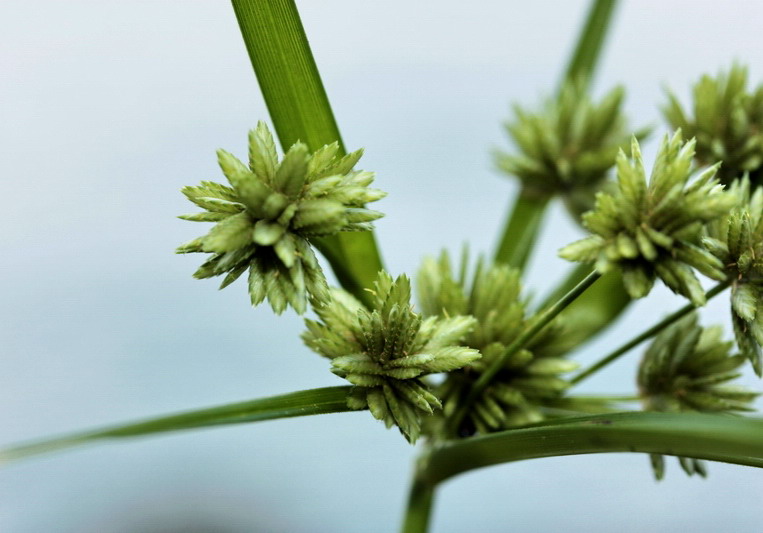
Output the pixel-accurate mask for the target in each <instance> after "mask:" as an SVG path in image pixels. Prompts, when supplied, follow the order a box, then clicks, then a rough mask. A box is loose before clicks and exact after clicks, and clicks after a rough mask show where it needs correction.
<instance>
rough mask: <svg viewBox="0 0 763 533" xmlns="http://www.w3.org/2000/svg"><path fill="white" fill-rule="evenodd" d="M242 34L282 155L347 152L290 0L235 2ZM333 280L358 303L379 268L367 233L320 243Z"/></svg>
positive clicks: (323, 240) (372, 240) (379, 257)
mask: <svg viewBox="0 0 763 533" xmlns="http://www.w3.org/2000/svg"><path fill="white" fill-rule="evenodd" d="M233 9H234V11H235V13H236V18H237V19H238V23H239V26H240V28H241V34H242V36H243V38H244V43H245V44H246V49H247V51H248V52H249V58H250V59H251V61H252V66H253V67H254V72H255V74H256V76H257V81H258V82H259V85H260V89H261V90H262V95H263V97H264V99H265V103H266V104H267V106H268V111H269V113H270V117H271V119H272V120H273V126H274V127H275V130H276V133H277V134H278V138H279V140H280V142H281V146H282V148H283V149H284V150H286V149H288V148H289V147H290V146H291V145H292V144H294V143H295V142H297V141H298V140H301V141H302V142H303V143H305V144H307V146H308V148H310V150H312V151H314V150H317V149H318V148H320V147H322V146H324V145H326V144H330V143H332V142H334V141H337V142H338V143H339V147H340V149H339V155H344V153H345V149H344V144H343V143H342V138H341V136H340V134H339V128H338V127H337V124H336V120H335V119H334V113H333V112H332V110H331V105H330V104H329V100H328V97H327V96H326V91H325V89H324V88H323V82H322V81H321V77H320V74H319V73H318V68H317V66H316V64H315V60H314V59H313V54H312V51H311V50H310V45H309V44H308V42H307V37H306V35H305V30H304V28H303V27H302V22H301V20H300V18H299V13H298V12H297V7H296V6H295V4H294V1H293V0H233ZM320 248H321V249H322V250H327V251H330V253H328V254H326V255H327V257H326V258H327V259H328V261H329V264H331V267H332V268H333V269H334V273H335V274H336V276H337V279H338V280H339V282H340V283H341V284H342V286H343V287H345V288H346V289H347V290H348V291H350V292H352V293H353V294H355V296H357V297H359V298H360V299H361V300H362V299H364V298H365V295H364V291H363V290H362V289H363V288H364V287H370V286H371V284H372V283H373V280H374V279H376V274H377V273H378V272H379V270H381V269H382V261H381V256H380V255H379V250H378V247H377V245H376V241H375V239H374V235H373V233H372V232H370V231H364V232H352V233H342V234H340V235H338V236H335V237H328V238H323V239H320Z"/></svg>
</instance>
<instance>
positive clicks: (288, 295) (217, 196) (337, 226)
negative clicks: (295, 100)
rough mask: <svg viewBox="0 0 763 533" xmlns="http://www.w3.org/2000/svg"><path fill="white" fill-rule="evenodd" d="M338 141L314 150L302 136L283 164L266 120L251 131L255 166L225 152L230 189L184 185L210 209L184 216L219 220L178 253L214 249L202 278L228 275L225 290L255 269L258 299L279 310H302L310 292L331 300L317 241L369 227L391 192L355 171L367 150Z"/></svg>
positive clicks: (253, 290)
mask: <svg viewBox="0 0 763 533" xmlns="http://www.w3.org/2000/svg"><path fill="white" fill-rule="evenodd" d="M338 152H339V146H338V144H337V143H332V144H328V145H326V146H324V147H323V148H320V149H319V150H317V151H316V152H314V153H312V154H311V153H310V152H309V151H308V149H307V146H305V145H304V144H302V143H300V142H297V143H296V144H294V145H293V146H292V147H291V148H289V150H288V151H287V152H286V154H285V155H284V157H283V160H281V162H280V163H279V162H278V155H277V154H276V147H275V143H274V141H273V136H272V135H271V133H270V131H269V130H268V128H267V126H266V125H265V123H264V122H259V123H258V124H257V128H256V129H254V130H252V131H251V132H249V166H248V167H247V166H246V165H244V164H243V163H242V162H241V161H239V160H238V159H236V157H234V156H233V155H231V154H229V153H228V152H226V151H224V150H218V152H217V157H218V161H219V163H220V168H221V169H222V171H223V174H225V177H226V178H228V182H229V183H230V185H231V186H230V187H228V186H226V185H221V184H219V183H214V182H210V181H203V182H201V184H200V185H198V186H195V187H185V188H183V194H185V195H186V196H187V197H188V199H189V200H191V201H192V202H193V203H194V204H196V205H198V206H199V207H201V208H203V209H205V210H206V211H205V212H203V213H198V214H193V215H184V216H181V217H180V218H183V219H185V220H193V221H199V222H216V223H217V224H216V225H215V226H214V227H213V228H212V229H211V230H210V231H209V233H207V234H206V235H204V236H203V237H199V238H197V239H194V240H192V241H191V242H188V243H186V244H184V245H182V246H180V247H179V248H178V249H177V251H178V253H189V252H206V253H211V254H213V255H212V257H210V258H209V259H208V260H207V261H206V262H205V263H204V264H203V265H201V268H199V269H198V270H197V271H196V273H194V277H196V278H210V277H214V276H221V275H223V274H226V277H225V279H224V280H223V282H222V285H221V286H220V288H221V289H222V288H223V287H226V286H228V285H230V284H231V283H233V282H234V281H235V280H236V279H237V278H238V277H239V276H241V274H243V273H244V271H245V270H247V269H249V295H250V296H251V300H252V305H257V304H259V303H260V302H262V301H263V300H264V299H265V297H267V299H268V301H269V302H270V305H271V307H272V308H273V310H274V311H275V312H276V313H279V314H280V313H282V312H283V311H284V310H285V309H286V307H287V305H291V306H292V307H293V308H294V309H295V310H296V311H297V312H298V313H303V312H304V311H305V309H306V307H307V302H308V294H311V295H313V296H314V297H316V298H317V299H318V300H319V301H323V300H325V299H327V298H328V297H329V296H328V287H327V285H326V279H325V277H324V275H323V272H322V271H321V268H320V266H319V265H318V261H317V260H316V257H315V254H314V253H313V250H312V248H311V246H310V241H309V239H311V238H313V237H324V236H328V235H333V234H335V233H337V232H339V231H362V230H368V229H370V228H371V225H370V222H371V221H373V220H376V219H377V218H380V217H381V216H383V215H382V213H379V212H378V211H372V210H370V209H366V208H365V204H366V203H368V202H374V201H376V200H379V199H381V198H383V197H384V196H385V194H386V193H384V192H382V191H380V190H378V189H371V188H369V187H368V186H369V185H370V184H371V182H373V180H374V175H373V173H371V172H364V171H360V170H353V167H354V166H355V164H356V163H357V162H358V160H359V159H360V157H361V155H362V150H358V151H356V152H352V153H351V154H348V155H346V156H344V157H339V156H338Z"/></svg>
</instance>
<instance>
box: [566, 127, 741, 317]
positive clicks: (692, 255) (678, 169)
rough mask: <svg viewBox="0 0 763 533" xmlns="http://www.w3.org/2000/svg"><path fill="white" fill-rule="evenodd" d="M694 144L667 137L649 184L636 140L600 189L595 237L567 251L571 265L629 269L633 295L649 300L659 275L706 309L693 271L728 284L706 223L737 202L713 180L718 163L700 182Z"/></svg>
mask: <svg viewBox="0 0 763 533" xmlns="http://www.w3.org/2000/svg"><path fill="white" fill-rule="evenodd" d="M694 146H695V141H694V140H691V141H689V142H686V143H684V142H683V140H682V137H681V132H680V131H677V132H676V133H675V134H674V135H673V136H672V137H668V136H665V138H664V139H663V141H662V143H661V145H660V149H659V152H658V154H657V160H656V162H655V164H654V169H653V170H652V174H651V177H650V179H649V183H648V184H647V178H646V170H645V169H644V163H643V161H642V158H641V150H640V148H639V145H638V142H637V141H636V140H635V139H634V140H633V142H632V145H631V158H628V157H627V156H626V155H625V153H624V152H623V151H621V152H620V153H619V155H618V156H617V184H616V187H615V188H614V190H613V191H612V192H611V193H608V192H599V193H598V194H597V196H596V206H595V207H594V209H593V210H592V211H589V212H588V213H586V214H585V215H583V225H584V226H585V227H586V228H587V229H588V230H590V231H591V233H592V235H590V236H588V237H586V238H584V239H582V240H580V241H577V242H574V243H572V244H570V245H568V246H567V247H565V248H563V249H562V250H561V252H560V255H561V256H562V257H563V258H565V259H569V260H571V261H580V262H590V263H594V264H595V268H596V269H597V270H598V271H599V272H601V273H605V272H607V271H609V270H610V269H612V268H614V267H619V269H620V270H621V272H622V276H623V282H624V284H625V288H626V290H627V292H628V294H630V296H631V297H632V298H641V297H643V296H646V295H647V294H648V293H649V291H650V290H651V288H652V286H653V284H654V281H655V279H656V278H657V277H659V278H660V279H661V280H662V281H663V282H664V283H665V285H667V286H668V287H669V288H670V289H671V290H672V291H673V292H675V293H678V294H681V295H683V296H685V297H687V298H689V299H690V300H691V301H692V303H694V304H695V305H704V303H705V293H704V290H703V289H702V286H701V285H700V283H699V281H698V279H697V277H696V275H695V274H694V270H695V269H696V270H698V271H699V272H701V273H702V274H704V275H706V276H708V277H710V278H712V279H716V280H725V279H726V272H725V266H724V264H723V262H722V261H721V260H720V259H718V258H717V257H716V256H715V255H713V254H712V253H710V252H709V251H708V250H707V249H706V248H705V247H704V246H703V244H702V237H703V236H704V231H705V226H706V224H708V223H710V222H713V221H715V220H717V219H719V218H721V217H722V216H724V215H726V214H728V212H729V210H730V209H731V208H732V207H734V205H736V203H737V200H736V198H735V197H734V196H733V195H731V194H728V193H726V192H725V191H724V190H723V186H722V185H721V184H719V182H718V180H717V179H715V178H714V175H715V172H716V170H717V168H718V165H714V166H712V167H710V168H708V169H706V170H705V171H703V172H701V173H700V174H699V175H698V176H697V177H696V178H695V179H694V180H693V181H691V182H690V179H691V177H692V174H693V169H692V157H693V156H694Z"/></svg>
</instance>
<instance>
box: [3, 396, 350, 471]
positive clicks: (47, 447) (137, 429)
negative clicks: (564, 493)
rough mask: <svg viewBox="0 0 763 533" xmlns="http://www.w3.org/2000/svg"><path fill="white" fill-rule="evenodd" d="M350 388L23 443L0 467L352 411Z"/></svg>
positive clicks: (9, 452)
mask: <svg viewBox="0 0 763 533" xmlns="http://www.w3.org/2000/svg"><path fill="white" fill-rule="evenodd" d="M350 388H351V387H346V386H345V387H326V388H322V389H311V390H305V391H299V392H292V393H289V394H282V395H280V396H271V397H269V398H260V399H257V400H250V401H247V402H239V403H232V404H227V405H221V406H217V407H211V408H208V409H201V410H197V411H188V412H185V413H179V414H174V415H169V416H162V417H158V418H151V419H148V420H144V421H141V422H135V423H131V424H124V425H119V426H113V427H110V428H105V429H99V430H95V431H87V432H82V433H75V434H72V435H67V436H64V437H58V438H53V439H48V440H42V441H39V442H33V443H30V444H22V445H20V446H14V447H11V448H6V449H4V450H0V464H3V463H6V462H10V461H14V460H18V459H23V458H26V457H30V456H33V455H39V454H42V453H47V452H53V451H57V450H61V449H64V448H71V447H73V446H78V445H81V444H87V443H90V442H93V441H100V440H108V439H117V438H123V437H139V436H147V435H155V434H158V433H167V432H170V431H180V430H185V429H198V428H204V427H210V426H221V425H227V424H244V423H247V422H261V421H263V420H273V419H276V418H290V417H295V416H308V415H319V414H327V413H341V412H345V411H351V410H352V409H350V408H349V407H347V393H348V392H349V390H350Z"/></svg>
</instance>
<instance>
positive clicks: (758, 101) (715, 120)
mask: <svg viewBox="0 0 763 533" xmlns="http://www.w3.org/2000/svg"><path fill="white" fill-rule="evenodd" d="M693 97H694V99H693V100H694V101H693V113H694V116H690V114H689V113H687V112H685V111H684V109H683V107H682V106H681V104H680V102H679V101H678V98H677V97H676V96H675V95H674V94H673V93H672V92H668V103H667V104H666V105H665V106H664V107H663V110H662V111H663V114H664V115H665V118H666V120H667V121H668V122H669V123H670V125H671V126H672V127H673V128H681V130H683V132H684V134H686V135H687V136H689V137H696V139H697V159H698V160H699V161H700V162H702V163H703V164H712V163H714V162H715V161H723V165H722V166H721V168H720V169H719V170H718V178H719V179H720V180H721V182H722V183H725V184H729V183H731V181H732V180H734V179H735V178H738V177H740V176H741V175H742V174H743V173H745V172H749V173H750V178H751V179H752V182H753V183H754V184H755V185H759V184H760V183H761V180H762V179H763V85H761V86H758V87H757V88H756V89H754V90H752V91H750V90H749V89H748V88H747V68H745V67H743V66H741V65H733V66H732V67H731V68H730V69H729V70H728V72H723V71H721V72H719V73H718V75H717V76H716V77H712V76H709V75H704V76H702V77H701V78H700V80H699V81H698V82H697V83H696V84H695V85H694V90H693Z"/></svg>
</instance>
